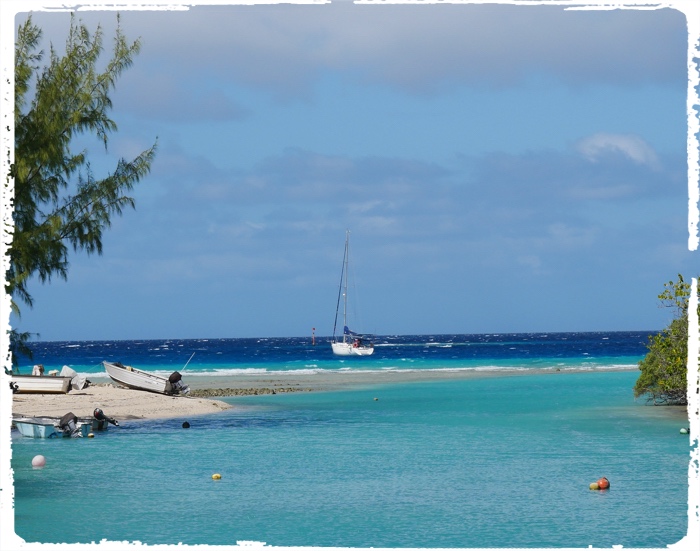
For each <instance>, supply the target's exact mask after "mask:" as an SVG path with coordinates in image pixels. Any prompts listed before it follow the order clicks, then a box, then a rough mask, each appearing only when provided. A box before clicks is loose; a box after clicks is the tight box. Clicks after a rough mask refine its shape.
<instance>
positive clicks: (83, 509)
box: [12, 332, 690, 548]
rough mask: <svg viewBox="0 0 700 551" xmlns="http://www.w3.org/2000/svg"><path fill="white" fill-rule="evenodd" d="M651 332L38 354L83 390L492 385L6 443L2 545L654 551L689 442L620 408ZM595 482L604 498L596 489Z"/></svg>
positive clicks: (45, 347)
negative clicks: (122, 376)
mask: <svg viewBox="0 0 700 551" xmlns="http://www.w3.org/2000/svg"><path fill="white" fill-rule="evenodd" d="M649 334H650V333H648V332H624V333H622V332H611V333H549V334H518V335H435V336H427V335H421V336H391V337H378V338H377V339H376V340H375V345H376V352H375V354H374V356H371V357H369V358H358V359H350V360H348V359H345V360H343V359H340V358H336V357H333V355H332V354H331V352H330V346H329V344H328V340H327V339H323V338H317V339H316V344H315V345H312V343H311V338H286V339H285V338H264V339H263V338H261V339H191V340H158V341H109V342H60V343H59V342H55V343H54V342H52V343H34V344H33V348H34V352H35V359H34V361H35V362H37V363H39V362H40V363H43V364H44V365H45V366H46V368H47V370H50V369H60V368H61V366H63V365H70V366H71V367H73V368H74V369H76V371H79V372H83V373H88V374H90V373H92V374H95V375H97V374H100V373H102V368H101V366H100V362H101V361H102V360H112V361H121V362H123V363H128V364H131V365H134V366H135V367H139V368H142V369H146V370H152V371H156V372H159V371H165V372H171V371H173V370H175V369H178V370H182V367H183V366H184V365H185V363H186V362H187V361H188V359H189V358H190V357H191V355H192V353H195V355H194V357H192V360H191V361H190V363H189V364H188V365H187V368H186V369H185V370H182V373H183V375H184V376H185V378H187V377H192V378H193V377H197V378H199V377H208V376H213V375H217V376H220V375H222V374H223V375H230V376H232V377H237V376H240V375H242V374H245V373H246V372H248V373H250V372H251V371H252V370H254V371H255V372H263V373H264V372H281V371H296V372H298V373H305V372H309V373H315V372H319V371H332V370H346V371H352V370H398V369H411V370H438V369H439V370H479V371H483V372H485V373H484V374H485V375H487V376H485V377H478V378H459V379H454V380H449V379H448V380H439V381H422V382H415V381H414V382H407V383H395V384H385V385H375V386H370V387H368V386H366V385H365V386H363V387H357V388H354V387H351V388H349V389H346V390H340V391H326V392H300V393H290V394H276V395H264V396H243V397H232V398H226V400H227V401H229V402H230V403H232V404H233V405H234V406H235V407H234V408H232V409H229V410H226V411H223V412H221V413H217V414H213V415H206V416H201V417H197V418H188V419H186V420H187V421H188V422H189V423H190V424H191V427H190V428H189V429H187V430H185V429H183V428H182V422H183V419H170V420H154V421H132V422H129V421H124V422H123V423H122V424H121V426H120V427H112V428H110V430H109V431H107V432H106V433H98V434H97V436H96V437H95V438H91V439H63V440H37V439H30V438H22V437H20V436H18V434H17V433H14V432H13V437H12V467H13V471H14V481H15V531H16V533H17V534H18V535H19V536H20V537H22V538H23V539H25V540H26V541H30V542H35V541H38V542H66V543H73V542H81V543H90V542H93V541H95V542H99V541H101V540H107V541H140V542H143V543H146V544H150V545H153V544H177V543H180V542H182V543H184V544H210V545H234V544H236V542H238V541H259V542H266V543H267V544H268V545H275V546H326V547H428V548H435V547H442V548H444V547H457V548H470V547H472V548H473V547H510V548H513V547H521V548H522V547H529V548H541V547H588V546H589V545H592V546H593V547H611V546H613V545H622V546H624V547H647V548H650V547H651V548H658V547H665V546H666V545H668V544H673V543H675V542H677V541H678V540H680V539H681V538H682V537H683V536H685V535H686V532H687V523H688V518H687V515H688V511H687V509H688V505H687V504H688V495H687V492H688V463H689V459H690V456H689V453H690V442H689V437H688V435H682V434H680V433H679V429H680V428H681V427H685V426H687V417H686V415H685V412H684V411H682V410H681V409H680V408H668V407H654V406H648V405H646V404H645V402H644V400H637V401H635V400H634V397H633V394H632V386H633V385H634V382H635V380H636V378H637V376H638V371H636V365H637V362H638V361H639V360H640V359H641V358H642V357H643V356H644V354H645V351H646V348H645V345H646V343H647V338H648V335H649ZM29 367H30V366H29V365H27V366H23V367H22V370H23V371H25V370H29ZM504 368H509V369H517V370H519V374H518V375H517V376H512V375H505V374H503V375H499V373H500V372H502V371H503V370H504ZM27 372H28V371H27ZM37 454H42V455H44V456H45V457H46V458H47V465H46V467H44V468H43V469H33V468H32V466H31V459H32V457H34V456H35V455H37ZM213 473H219V474H221V479H220V480H213V479H212V474H213ZM602 476H606V477H607V478H608V479H609V480H610V482H611V487H610V489H608V490H606V491H591V490H590V489H589V484H590V483H591V482H594V481H596V480H597V479H599V478H600V477H602ZM47 519H50V521H47ZM61 520H64V521H61Z"/></svg>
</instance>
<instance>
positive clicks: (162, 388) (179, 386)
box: [102, 362, 190, 395]
mask: <svg viewBox="0 0 700 551" xmlns="http://www.w3.org/2000/svg"><path fill="white" fill-rule="evenodd" d="M102 365H103V366H104V368H105V371H106V372H107V375H109V376H110V377H111V379H112V380H113V381H114V382H115V383H117V384H120V385H122V386H125V387H127V388H133V389H135V390H146V391H148V392H157V393H159V394H168V395H173V394H189V392H190V389H189V387H188V386H186V385H185V384H183V383H182V375H180V373H179V372H177V371H175V372H174V373H172V374H171V375H170V377H168V378H165V377H161V376H160V375H155V374H153V373H149V372H147V371H143V370H141V369H136V368H135V367H131V366H130V365H124V364H121V363H119V362H102Z"/></svg>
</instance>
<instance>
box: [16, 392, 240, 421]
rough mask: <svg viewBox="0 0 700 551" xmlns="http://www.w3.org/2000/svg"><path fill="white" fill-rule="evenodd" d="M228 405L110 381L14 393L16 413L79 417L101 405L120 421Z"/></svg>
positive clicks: (204, 411) (198, 412)
mask: <svg viewBox="0 0 700 551" xmlns="http://www.w3.org/2000/svg"><path fill="white" fill-rule="evenodd" d="M229 407H231V406H230V405H229V404H226V403H225V402H221V401H218V400H210V399H205V398H189V397H184V396H165V395H163V394H156V393H153V392H143V391H139V390H131V389H128V388H122V387H117V386H114V385H112V384H109V383H102V384H95V385H90V386H88V387H87V388H84V389H82V390H72V391H70V392H69V393H68V394H15V395H13V397H12V413H13V414H16V415H32V416H34V415H38V416H49V417H61V416H63V415H65V414H66V413H68V412H73V413H74V414H75V415H77V416H78V417H92V412H93V411H94V410H95V408H100V409H101V410H102V411H103V412H104V413H105V415H107V416H109V417H114V418H115V419H117V421H121V420H124V419H159V418H173V417H187V416H194V415H205V414H208V413H216V412H219V411H221V410H224V409H228V408H229Z"/></svg>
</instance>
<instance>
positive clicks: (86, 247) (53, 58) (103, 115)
mask: <svg viewBox="0 0 700 551" xmlns="http://www.w3.org/2000/svg"><path fill="white" fill-rule="evenodd" d="M118 21H119V18H118V17H117V22H118ZM41 34H42V31H41V29H40V28H39V27H38V26H36V25H35V24H33V23H32V18H31V16H30V17H28V19H27V21H26V22H25V23H24V24H22V25H20V26H19V29H18V32H17V42H16V44H15V119H14V122H15V158H14V162H13V163H12V164H11V166H10V172H9V174H7V177H6V178H7V181H8V182H9V181H10V180H14V191H15V193H14V205H13V212H12V218H13V222H14V234H13V239H12V243H11V244H10V247H9V251H8V253H9V257H10V267H9V269H8V271H7V273H6V274H5V276H6V277H5V282H6V283H5V289H6V291H7V293H8V294H9V295H10V296H11V298H12V309H13V312H15V314H16V315H17V316H19V315H20V309H19V306H18V301H21V302H23V303H24V304H25V305H27V306H29V307H30V308H31V307H32V305H33V299H32V296H31V294H30V293H29V289H28V283H29V281H30V279H31V278H32V277H34V276H36V277H37V278H38V280H39V281H40V282H42V283H44V282H47V281H50V280H51V278H52V277H54V276H58V277H61V278H63V279H67V276H68V265H69V264H68V250H69V247H70V248H72V249H73V250H74V251H76V252H77V251H81V250H82V251H86V252H87V253H88V254H92V253H97V254H102V234H103V231H104V230H105V229H106V228H109V227H110V225H111V219H112V216H114V215H121V214H122V212H123V210H124V209H125V208H126V207H132V208H134V206H135V202H134V199H133V198H132V197H129V196H128V195H127V193H128V192H129V191H131V190H132V189H133V187H134V185H135V184H136V183H137V182H139V181H140V180H141V179H142V178H144V177H145V176H146V175H147V174H148V173H149V172H150V169H151V163H152V162H153V159H154V157H155V151H156V145H155V144H154V145H153V146H151V147H150V148H148V149H146V150H145V151H143V152H142V153H140V154H139V155H137V156H136V157H135V158H134V159H131V160H127V159H124V158H121V159H119V161H118V162H117V164H116V167H115V168H114V169H113V170H112V171H111V172H109V174H108V175H107V176H106V177H104V178H99V177H96V176H95V175H94V174H93V172H92V170H91V168H90V161H89V159H88V150H87V149H83V150H80V151H74V150H73V149H74V148H75V145H74V138H76V137H78V136H80V135H85V134H89V135H92V136H93V137H94V138H96V141H97V143H98V144H99V145H100V146H101V147H104V148H105V151H106V150H107V145H108V138H109V136H110V134H111V133H113V132H115V131H116V130H117V125H116V123H115V122H114V121H113V120H112V119H111V118H109V115H108V113H109V111H110V110H111V109H112V101H111V99H110V93H111V92H112V90H113V89H114V87H115V85H116V82H117V80H118V78H119V76H120V75H121V73H122V72H123V71H124V70H125V69H127V68H128V67H129V66H130V65H131V64H132V62H133V58H134V56H136V55H137V54H138V52H139V50H140V47H141V46H140V43H139V41H138V40H137V41H136V42H133V43H129V42H127V40H126V38H125V37H124V35H123V34H122V32H121V28H120V27H119V25H117V31H116V36H115V38H114V47H113V53H112V56H111V59H110V60H109V61H108V62H107V64H106V66H105V69H104V71H99V70H98V62H99V60H100V56H101V53H102V50H103V47H102V39H103V33H102V29H101V27H99V26H98V27H97V30H96V31H95V33H94V34H91V33H90V31H89V30H88V29H87V27H86V26H85V25H84V24H82V23H77V22H76V21H75V19H74V18H73V17H71V24H70V29H69V33H68V39H67V41H66V48H65V54H64V55H62V56H60V55H58V53H57V51H56V50H55V49H54V48H53V46H51V49H50V55H49V59H48V60H47V62H46V63H42V59H43V57H44V52H43V51H40V50H39V43H40V40H41ZM30 336H31V333H29V332H19V331H17V330H12V331H10V351H11V352H12V363H13V366H15V365H17V362H18V360H17V356H18V354H19V355H24V356H28V357H30V358H31V352H30V350H29V349H28V347H27V346H26V343H27V341H28V339H29V337H30Z"/></svg>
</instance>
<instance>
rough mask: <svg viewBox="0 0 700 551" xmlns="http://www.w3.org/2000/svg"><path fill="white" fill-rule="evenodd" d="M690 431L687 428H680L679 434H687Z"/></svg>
mask: <svg viewBox="0 0 700 551" xmlns="http://www.w3.org/2000/svg"><path fill="white" fill-rule="evenodd" d="M689 432H690V431H689V430H688V429H681V434H688V433H689Z"/></svg>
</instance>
